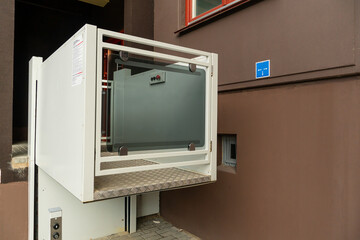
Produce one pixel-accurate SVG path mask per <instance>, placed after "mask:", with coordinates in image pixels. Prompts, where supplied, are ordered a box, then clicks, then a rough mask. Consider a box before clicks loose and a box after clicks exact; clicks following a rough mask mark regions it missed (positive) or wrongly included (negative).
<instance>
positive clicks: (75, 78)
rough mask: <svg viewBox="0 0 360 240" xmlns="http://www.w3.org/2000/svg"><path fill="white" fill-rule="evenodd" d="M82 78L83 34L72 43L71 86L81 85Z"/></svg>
mask: <svg viewBox="0 0 360 240" xmlns="http://www.w3.org/2000/svg"><path fill="white" fill-rule="evenodd" d="M83 76H84V37H83V33H82V34H80V35H79V36H77V37H76V38H75V40H74V43H73V56H72V84H71V85H72V86H76V85H79V84H81V83H82V80H83Z"/></svg>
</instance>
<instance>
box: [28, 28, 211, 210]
mask: <svg viewBox="0 0 360 240" xmlns="http://www.w3.org/2000/svg"><path fill="white" fill-rule="evenodd" d="M29 76H30V78H29V81H30V82H29V140H28V141H29V176H30V178H34V176H35V175H36V174H35V170H34V169H35V166H37V167H38V168H39V169H40V170H39V172H41V174H44V176H45V175H46V177H44V179H53V180H54V181H55V182H56V184H58V185H59V186H61V187H62V188H64V189H65V190H66V191H67V192H68V193H70V194H71V195H72V196H73V198H76V199H77V200H78V201H79V202H82V203H91V202H94V201H99V200H106V199H114V198H118V197H125V196H130V195H133V196H135V195H140V194H145V193H150V192H159V191H165V190H169V189H176V188H184V187H192V186H196V185H200V184H207V183H211V182H213V181H215V180H216V139H217V55H216V54H214V53H209V52H204V51H200V50H195V49H190V48H185V47H180V46H176V45H172V44H167V43H162V42H158V41H153V40H148V39H143V38H139V37H135V36H130V35H126V34H122V33H117V32H112V31H107V30H104V29H100V28H97V27H96V26H92V25H85V26H84V27H83V28H81V29H80V30H79V31H78V32H77V33H76V34H75V35H74V36H73V37H71V38H70V39H69V40H68V41H67V42H65V43H64V44H63V45H62V46H61V47H60V48H59V49H58V50H57V51H55V52H54V53H53V54H52V55H51V56H50V57H49V58H47V59H46V60H45V61H43V59H42V58H40V57H33V58H32V60H31V61H30V74H29ZM46 181H48V180H46ZM40 185H41V184H40ZM30 187H32V186H31V181H30ZM30 194H32V193H30ZM39 204H40V202H39Z"/></svg>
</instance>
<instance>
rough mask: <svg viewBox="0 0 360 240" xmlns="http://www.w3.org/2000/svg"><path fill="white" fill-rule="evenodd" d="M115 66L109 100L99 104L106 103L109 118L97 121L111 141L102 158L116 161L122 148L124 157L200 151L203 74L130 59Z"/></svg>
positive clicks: (202, 134)
mask: <svg viewBox="0 0 360 240" xmlns="http://www.w3.org/2000/svg"><path fill="white" fill-rule="evenodd" d="M117 56H118V55H117ZM115 62H116V64H117V67H116V69H115V70H114V71H113V73H108V76H112V77H113V79H109V80H112V84H111V88H108V89H107V90H108V91H111V94H110V93H108V94H107V96H109V97H108V98H103V100H107V101H110V103H109V102H108V103H107V104H105V105H106V106H110V107H109V109H110V110H109V111H110V114H106V116H103V120H102V121H106V122H107V123H109V125H110V139H111V141H106V147H105V146H103V148H102V152H103V153H102V156H107V155H109V153H111V152H113V153H114V154H110V155H117V152H118V150H119V148H120V147H122V146H124V147H126V148H127V149H128V150H129V151H139V150H162V149H171V148H187V147H188V145H189V144H190V143H194V144H195V146H196V147H203V146H204V142H205V83H206V81H205V79H206V72H205V70H204V69H202V68H200V67H197V69H196V71H195V72H191V71H190V70H189V65H188V64H176V63H169V62H166V63H164V62H159V61H154V60H152V59H149V58H147V59H144V58H142V59H140V58H139V57H134V56H131V57H130V58H129V59H128V60H127V61H122V60H121V59H120V58H119V57H117V58H116V59H115ZM104 118H106V119H104ZM106 125H108V124H106ZM104 144H105V141H104V142H103V145H104ZM105 152H107V153H105Z"/></svg>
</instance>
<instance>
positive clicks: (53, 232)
mask: <svg viewBox="0 0 360 240" xmlns="http://www.w3.org/2000/svg"><path fill="white" fill-rule="evenodd" d="M49 213H50V239H51V240H55V239H57V240H61V239H62V216H61V215H62V211H61V208H51V209H49Z"/></svg>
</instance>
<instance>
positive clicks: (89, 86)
mask: <svg viewBox="0 0 360 240" xmlns="http://www.w3.org/2000/svg"><path fill="white" fill-rule="evenodd" d="M79 39H80V40H79ZM76 40H79V41H83V43H82V44H83V50H82V52H80V53H79V52H75V51H76V49H75V45H74V43H75V41H76ZM75 54H77V55H76V56H75ZM79 59H80V60H81V61H82V63H83V65H82V67H81V68H80V69H81V70H80V71H82V73H81V74H80V77H81V75H82V79H81V78H80V81H79V79H75V80H77V81H76V82H74V78H73V71H74V69H75V68H76V66H75V61H79ZM79 64H81V63H79ZM95 64H96V27H95V26H91V25H85V26H84V27H83V28H82V29H80V30H79V31H78V32H77V33H76V34H75V35H74V36H73V37H72V38H70V39H69V40H68V41H67V42H66V43H65V44H64V45H62V46H61V47H60V48H59V49H58V50H57V51H56V52H55V53H54V54H52V55H51V56H50V57H49V58H48V59H47V60H46V61H45V62H44V63H43V64H42V66H41V77H40V80H39V82H38V99H37V109H38V112H37V130H36V131H37V146H36V148H37V149H36V151H37V162H36V163H37V165H38V166H39V167H40V168H41V169H43V170H44V171H45V172H46V173H48V174H49V175H50V176H51V177H52V178H54V179H55V180H56V181H58V182H59V183H60V184H62V185H63V186H64V187H65V188H66V189H67V190H69V191H70V192H71V193H72V194H74V195H75V196H76V197H77V198H78V199H80V200H81V201H91V200H92V193H93V185H94V184H93V182H94V138H95V135H94V126H95ZM77 67H78V66H77Z"/></svg>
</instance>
